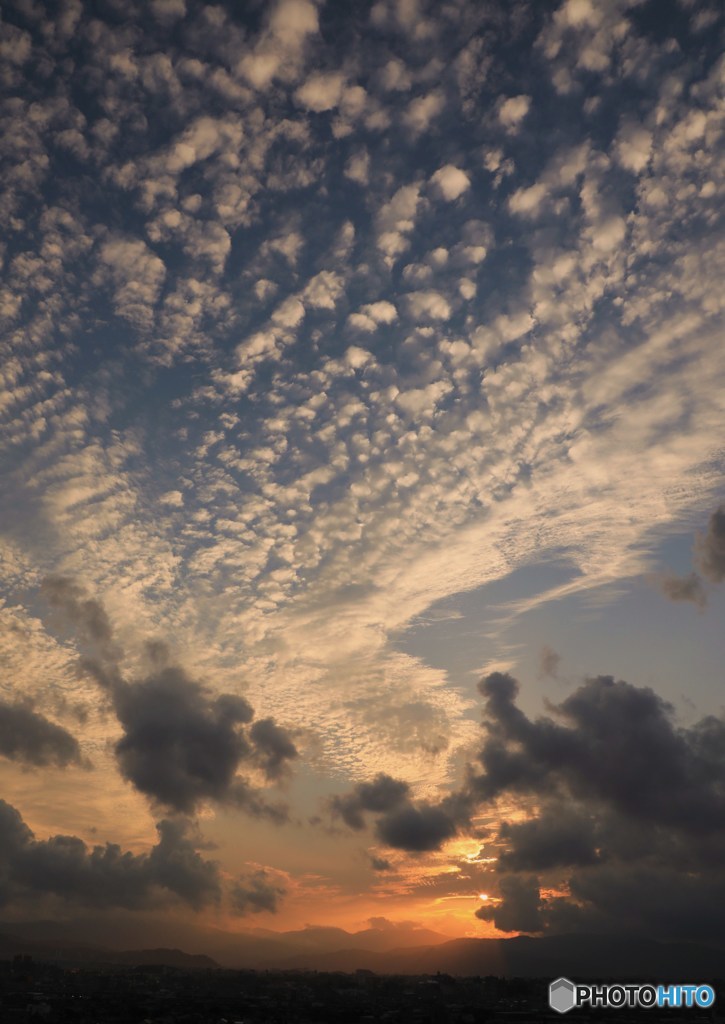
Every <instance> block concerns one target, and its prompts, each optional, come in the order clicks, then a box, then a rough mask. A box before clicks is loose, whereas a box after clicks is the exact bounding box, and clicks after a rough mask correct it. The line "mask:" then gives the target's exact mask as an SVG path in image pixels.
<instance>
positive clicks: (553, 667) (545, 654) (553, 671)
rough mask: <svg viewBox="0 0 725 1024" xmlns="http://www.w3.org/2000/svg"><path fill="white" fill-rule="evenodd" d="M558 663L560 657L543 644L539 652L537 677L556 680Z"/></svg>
mask: <svg viewBox="0 0 725 1024" xmlns="http://www.w3.org/2000/svg"><path fill="white" fill-rule="evenodd" d="M560 661H561V655H559V654H557V653H556V651H555V650H554V649H553V648H551V647H549V646H548V645H546V644H544V646H543V647H542V648H541V651H540V652H539V675H540V676H549V677H550V678H552V679H556V677H557V674H558V672H559V662H560Z"/></svg>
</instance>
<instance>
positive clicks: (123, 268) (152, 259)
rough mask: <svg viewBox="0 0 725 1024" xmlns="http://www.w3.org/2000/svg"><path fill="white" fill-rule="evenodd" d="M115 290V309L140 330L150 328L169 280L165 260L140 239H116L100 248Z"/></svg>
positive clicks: (100, 256)
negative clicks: (165, 282)
mask: <svg viewBox="0 0 725 1024" xmlns="http://www.w3.org/2000/svg"><path fill="white" fill-rule="evenodd" d="M99 258H100V261H101V264H103V265H104V266H105V267H107V268H108V272H109V274H110V276H111V279H112V281H113V284H114V286H115V290H114V298H113V304H114V310H115V312H116V314H117V316H120V317H123V319H124V320H128V321H129V322H130V323H131V324H133V325H134V326H136V327H138V328H149V327H151V325H152V323H153V319H154V308H155V306H156V302H157V300H158V297H159V295H160V292H161V286H162V284H163V282H164V278H165V277H166V267H165V266H164V263H163V261H162V260H161V259H160V258H159V257H158V256H157V255H156V254H155V253H153V252H152V251H151V250H150V249H149V247H148V246H147V245H146V243H145V242H143V241H142V240H141V239H138V238H122V237H116V238H112V239H110V240H109V241H107V242H105V243H104V244H103V245H102V246H101V249H100V252H99Z"/></svg>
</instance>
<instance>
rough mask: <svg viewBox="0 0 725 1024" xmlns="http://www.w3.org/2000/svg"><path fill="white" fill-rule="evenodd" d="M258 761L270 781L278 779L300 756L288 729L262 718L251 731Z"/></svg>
mask: <svg viewBox="0 0 725 1024" xmlns="http://www.w3.org/2000/svg"><path fill="white" fill-rule="evenodd" d="M249 738H250V740H251V741H252V744H253V746H254V752H255V756H256V759H257V761H258V763H259V765H260V767H261V768H262V770H263V771H264V773H265V775H266V776H267V778H268V779H278V778H279V777H280V776H281V775H283V774H284V772H285V770H286V769H288V767H289V762H290V761H293V760H294V759H295V758H296V757H298V756H299V754H298V751H297V748H296V747H295V745H294V743H293V742H292V739H291V737H290V735H289V733H288V732H287V730H286V729H283V728H281V726H279V725H277V723H276V722H275V721H274V719H273V718H260V719H259V720H258V721H256V722H255V723H254V725H253V726H252V727H251V729H250V730H249Z"/></svg>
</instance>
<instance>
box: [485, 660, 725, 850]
mask: <svg viewBox="0 0 725 1024" xmlns="http://www.w3.org/2000/svg"><path fill="white" fill-rule="evenodd" d="M479 688H480V691H481V693H482V694H483V696H484V697H485V698H486V705H485V714H486V722H485V728H486V731H487V738H486V741H485V743H484V746H483V748H482V750H481V752H480V754H479V761H480V763H481V765H482V766H483V768H484V771H483V773H482V774H480V775H477V774H475V773H474V774H472V776H471V779H470V786H471V791H472V793H473V794H475V795H476V797H478V798H479V799H483V800H491V799H494V798H496V797H498V796H501V795H503V794H505V793H526V794H530V793H536V794H539V795H547V794H559V795H561V796H565V797H567V798H569V799H574V800H597V801H601V802H602V803H605V804H608V805H609V806H611V807H612V808H614V809H616V810H617V811H618V812H620V813H625V814H630V815H633V816H635V817H638V818H640V819H643V820H647V821H651V822H653V823H659V824H663V825H675V826H677V827H680V828H683V829H687V830H690V831H692V832H706V831H708V830H711V829H713V828H719V827H720V822H721V821H722V820H723V815H724V814H725V721H723V720H722V719H721V718H716V717H714V716H708V717H707V718H704V719H703V720H702V721H700V722H698V723H696V724H695V725H693V726H692V727H690V728H683V727H678V726H677V725H676V724H675V723H674V719H673V710H672V707H671V706H670V705H669V704H667V702H666V701H664V700H662V698H661V697H659V696H658V695H657V694H656V693H655V692H654V691H653V690H651V689H649V688H646V687H641V688H639V687H636V686H632V685H631V684H630V683H627V682H623V681H619V682H615V681H614V679H613V678H612V677H611V676H599V677H597V678H595V679H589V680H587V682H586V683H584V684H583V685H582V686H580V687H579V688H578V689H577V690H575V691H574V693H572V694H571V696H569V697H568V698H567V699H566V700H564V701H563V702H562V703H561V704H559V705H557V706H555V707H554V708H553V709H552V710H553V713H554V714H555V716H556V718H557V719H558V720H559V721H555V720H554V718H552V717H546V716H544V717H541V718H539V719H536V720H535V721H532V720H530V719H528V718H527V717H526V715H524V713H523V712H522V711H521V710H520V709H519V708H518V707H517V706H516V704H515V698H516V695H517V693H518V683H517V682H516V680H514V679H513V678H511V676H508V675H504V674H501V673H492V674H491V675H489V676H487V677H486V678H485V679H483V680H482V682H481V683H480V686H479Z"/></svg>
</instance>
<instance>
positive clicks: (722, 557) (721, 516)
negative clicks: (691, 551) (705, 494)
mask: <svg viewBox="0 0 725 1024" xmlns="http://www.w3.org/2000/svg"><path fill="white" fill-rule="evenodd" d="M695 561H696V562H697V566H698V568H699V570H700V572H701V573H702V574H703V576H706V577H707V579H709V580H712V582H713V583H722V581H723V580H725V505H720V506H719V507H718V508H717V509H716V510H715V511H714V512H713V513H712V515H711V516H710V519H709V520H708V524H707V530H706V531H705V533H704V535H698V537H697V538H696V540H695Z"/></svg>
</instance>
